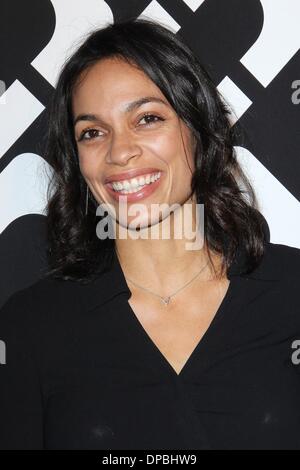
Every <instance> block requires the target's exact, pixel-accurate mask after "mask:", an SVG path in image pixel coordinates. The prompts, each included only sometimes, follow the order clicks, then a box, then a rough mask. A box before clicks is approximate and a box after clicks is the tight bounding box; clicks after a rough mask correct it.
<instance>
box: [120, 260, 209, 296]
mask: <svg viewBox="0 0 300 470" xmlns="http://www.w3.org/2000/svg"><path fill="white" fill-rule="evenodd" d="M207 265H208V261H207V263H206V265H205V266H203V268H201V270H200V271H199V272H198V273H197V274H196V275H195V276H194V277H193V278H192V279H191V280H190V281H189V282H187V283H186V284H185V285H184V286H182V287H180V289H178V290H177V291H175V292H174V293H173V294H171V295H168V296H167V297H162V296H161V295H159V294H156V293H155V292H152V291H151V290H150V289H147V288H146V287H142V286H140V285H139V284H137V283H136V282H134V281H132V280H131V279H129V278H127V277H126V279H127V280H128V281H130V282H132V284H134V285H135V286H136V287H139V288H140V289H143V290H144V291H146V292H150V294H153V295H155V296H156V297H159V298H160V300H161V302H162V303H163V304H164V305H168V304H169V303H170V301H171V297H173V296H174V295H176V294H177V293H178V292H179V291H181V290H182V289H184V288H185V287H187V286H188V285H189V284H191V282H192V281H193V280H194V279H196V277H197V276H199V274H200V273H201V272H202V271H203V270H204V268H206V266H207Z"/></svg>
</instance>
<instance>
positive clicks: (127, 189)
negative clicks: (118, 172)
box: [107, 171, 161, 194]
mask: <svg viewBox="0 0 300 470" xmlns="http://www.w3.org/2000/svg"><path fill="white" fill-rule="evenodd" d="M160 176H161V172H160V171H158V172H156V173H151V174H150V173H149V174H147V175H143V176H137V177H135V178H130V179H128V180H122V181H114V182H112V183H107V184H108V186H109V187H110V188H111V189H112V190H113V191H114V192H116V193H119V194H134V193H137V192H138V191H141V189H143V188H145V187H146V186H150V185H151V184H153V183H155V181H157V180H158V179H159V178H160Z"/></svg>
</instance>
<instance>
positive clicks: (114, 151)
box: [106, 130, 142, 165]
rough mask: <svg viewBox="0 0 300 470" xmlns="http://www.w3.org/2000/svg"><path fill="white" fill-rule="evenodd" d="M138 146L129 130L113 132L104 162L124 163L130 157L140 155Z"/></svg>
mask: <svg viewBox="0 0 300 470" xmlns="http://www.w3.org/2000/svg"><path fill="white" fill-rule="evenodd" d="M141 153H142V151H141V148H140V146H139V145H138V144H137V142H135V140H134V137H133V136H132V134H130V132H129V131H126V130H123V131H121V132H120V131H119V132H118V133H116V132H115V133H114V135H113V137H112V139H111V145H110V149H109V152H108V153H107V158H106V162H107V163H116V164H120V165H125V164H126V162H127V160H129V159H130V158H132V157H134V156H137V155H141Z"/></svg>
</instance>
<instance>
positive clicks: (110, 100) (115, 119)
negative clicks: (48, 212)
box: [72, 58, 195, 227]
mask: <svg viewBox="0 0 300 470" xmlns="http://www.w3.org/2000/svg"><path fill="white" fill-rule="evenodd" d="M81 78H82V80H80V82H79V83H78V84H77V86H76V88H75V89H74V92H73V97H72V106H73V117H74V132H75V138H76V142H77V148H78V156H79V164H80V170H81V173H82V175H83V177H84V178H85V180H86V182H87V184H88V185H89V188H90V190H91V192H92V193H93V195H94V197H95V199H96V200H97V201H98V203H99V204H101V203H107V204H109V205H112V207H113V209H114V211H115V214H116V215H117V220H118V222H119V223H120V224H121V225H123V224H124V226H125V220H120V218H121V217H123V216H124V207H125V208H126V210H127V209H129V208H130V206H131V205H132V204H136V203H138V204H142V205H143V206H142V211H140V212H139V216H140V219H139V220H140V221H141V224H140V227H142V226H144V227H146V226H148V225H149V224H151V225H152V224H155V223H157V222H158V221H159V220H161V219H159V218H158V219H157V220H156V219H155V217H157V215H156V216H154V215H153V214H154V212H152V215H151V218H150V214H151V207H154V206H151V205H152V204H156V205H158V204H166V205H168V206H166V207H170V206H172V205H173V204H180V205H182V204H184V203H185V202H186V201H187V200H188V199H189V198H190V196H191V177H192V172H193V170H194V150H195V147H194V146H195V139H194V137H193V136H192V133H191V131H190V130H189V128H188V127H187V126H186V125H185V124H184V122H183V121H181V120H180V119H179V118H178V116H177V114H176V113H175V111H174V109H173V108H172V107H171V105H170V104H169V102H168V101H167V100H166V98H165V96H164V95H163V94H162V93H161V91H160V89H159V88H158V87H157V86H156V85H155V84H154V83H153V82H152V81H151V80H150V79H149V78H148V76H147V75H146V74H145V73H144V72H142V71H140V70H139V69H137V68H136V67H134V66H132V65H129V64H128V63H126V62H125V61H122V60H120V59H116V58H109V59H103V60H101V61H99V62H97V63H96V64H95V65H93V66H92V67H91V68H90V69H88V71H85V73H84V75H83V76H82V77H81ZM145 98H147V99H145ZM140 100H141V101H140ZM145 115H146V116H145ZM147 115H148V116H147ZM185 152H186V153H185ZM136 170H138V175H136V174H135V171H136ZM147 175H148V176H147ZM153 175H156V176H155V177H154V178H153ZM158 175H160V176H159V178H158V179H156V178H157V177H158ZM143 176H144V179H143V178H142V177H143ZM133 177H135V178H134V179H133ZM112 185H113V186H114V188H113V186H112ZM137 185H138V186H137ZM116 190H117V191H116ZM118 190H119V191H118ZM133 191H134V192H133ZM124 193H126V194H125V195H124ZM120 198H122V199H120ZM122 204H127V206H126V205H125V206H123V211H122V214H123V215H121V214H120V211H119V209H121V205H122ZM164 213H166V212H164ZM156 214H157V212H156ZM126 217H127V222H130V221H131V219H132V217H133V218H134V217H136V215H135V216H134V215H133V216H132V217H131V216H129V214H128V212H126ZM163 217H164V216H163Z"/></svg>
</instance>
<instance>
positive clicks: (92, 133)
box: [78, 129, 101, 142]
mask: <svg viewBox="0 0 300 470" xmlns="http://www.w3.org/2000/svg"><path fill="white" fill-rule="evenodd" d="M97 132H101V131H99V130H98V129H86V130H85V131H83V132H82V133H81V134H80V137H79V139H78V141H79V142H80V141H81V140H92V139H94V138H95V137H97ZM95 134H96V135H95ZM87 135H89V137H86V136H87Z"/></svg>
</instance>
